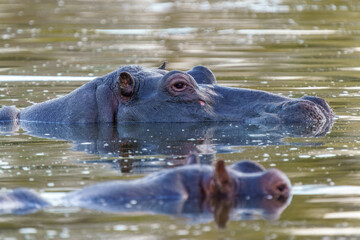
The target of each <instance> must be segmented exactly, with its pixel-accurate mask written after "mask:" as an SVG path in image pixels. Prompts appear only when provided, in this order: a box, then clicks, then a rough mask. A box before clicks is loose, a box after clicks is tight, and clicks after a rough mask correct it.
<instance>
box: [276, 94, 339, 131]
mask: <svg viewBox="0 0 360 240" xmlns="http://www.w3.org/2000/svg"><path fill="white" fill-rule="evenodd" d="M329 109H330V108H329ZM329 109H325V108H324V107H323V106H321V105H320V104H317V103H315V102H313V101H310V100H305V99H304V100H303V99H297V100H292V101H288V102H285V103H283V104H282V105H281V110H280V113H279V116H280V118H281V119H282V121H283V122H284V123H290V124H292V123H306V124H311V125H319V126H320V125H323V124H325V123H329V122H331V121H332V119H333V116H334V114H333V112H332V111H331V109H330V110H329Z"/></svg>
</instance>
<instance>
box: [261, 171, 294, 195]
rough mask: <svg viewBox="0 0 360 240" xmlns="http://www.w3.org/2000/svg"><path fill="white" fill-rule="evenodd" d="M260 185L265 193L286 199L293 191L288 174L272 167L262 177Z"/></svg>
mask: <svg viewBox="0 0 360 240" xmlns="http://www.w3.org/2000/svg"><path fill="white" fill-rule="evenodd" d="M260 185H261V186H262V189H263V191H264V194H265V195H268V196H272V197H273V198H276V199H279V200H281V199H283V200H284V201H286V200H287V199H288V198H289V196H290V193H291V183H290V180H289V179H288V178H287V177H286V175H285V174H284V173H283V172H281V171H279V170H277V169H270V170H268V171H267V172H266V173H264V175H263V176H262V177H261V180H260Z"/></svg>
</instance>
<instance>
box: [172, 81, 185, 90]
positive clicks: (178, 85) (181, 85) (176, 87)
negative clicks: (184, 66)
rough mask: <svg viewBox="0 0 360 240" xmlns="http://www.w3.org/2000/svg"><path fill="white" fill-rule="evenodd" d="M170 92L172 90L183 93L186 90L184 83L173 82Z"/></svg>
mask: <svg viewBox="0 0 360 240" xmlns="http://www.w3.org/2000/svg"><path fill="white" fill-rule="evenodd" d="M171 88H172V90H174V91H175V92H181V91H184V90H185V88H186V83H185V82H183V81H179V82H175V83H174V84H173V85H172V86H171Z"/></svg>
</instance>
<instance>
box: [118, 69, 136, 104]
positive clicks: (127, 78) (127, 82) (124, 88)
mask: <svg viewBox="0 0 360 240" xmlns="http://www.w3.org/2000/svg"><path fill="white" fill-rule="evenodd" d="M134 93H135V81H134V79H133V78H132V77H131V75H130V73H128V72H122V73H120V76H119V94H120V99H121V100H122V101H123V102H127V101H129V100H130V99H131V97H132V96H133V95H134Z"/></svg>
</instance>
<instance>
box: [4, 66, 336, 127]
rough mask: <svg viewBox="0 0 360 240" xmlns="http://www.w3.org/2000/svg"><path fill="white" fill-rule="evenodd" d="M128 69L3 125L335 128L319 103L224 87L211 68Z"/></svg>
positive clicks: (8, 113)
mask: <svg viewBox="0 0 360 240" xmlns="http://www.w3.org/2000/svg"><path fill="white" fill-rule="evenodd" d="M164 68H165V66H164V65H163V66H162V67H160V68H159V69H149V68H145V67H140V66H124V67H122V68H120V69H118V70H117V71H114V72H112V73H110V74H108V75H106V76H103V77H100V78H96V79H94V80H92V81H90V82H88V83H86V84H84V85H83V86H81V87H79V88H78V89H76V90H74V91H73V92H71V93H69V94H67V95H65V96H63V97H60V98H56V99H53V100H49V101H46V102H43V103H38V104H35V105H32V106H29V107H27V108H25V109H23V110H22V111H19V110H18V109H16V108H15V107H3V108H2V109H0V120H2V121H12V120H20V121H33V122H49V123H51V122H60V123H95V122H203V121H237V122H243V123H246V124H256V125H263V124H267V123H269V124H278V123H289V124H293V123H300V124H307V125H311V126H314V125H316V126H318V127H322V126H325V125H331V124H332V122H333V118H334V114H333V112H332V110H331V108H330V107H329V105H328V104H327V103H326V102H325V101H324V100H323V99H320V98H317V97H309V96H307V97H303V98H298V99H292V98H287V97H283V96H278V95H275V94H271V93H268V92H263V91H256V90H250V89H240V88H231V87H223V86H220V85H217V84H216V80H215V76H214V75H213V73H212V72H211V71H210V70H209V69H208V68H206V67H203V66H197V67H194V68H193V69H191V70H189V71H187V72H182V71H167V70H165V69H164Z"/></svg>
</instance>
